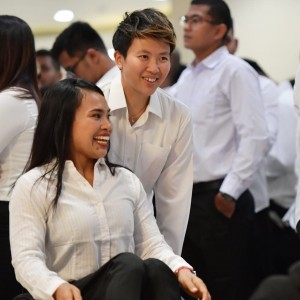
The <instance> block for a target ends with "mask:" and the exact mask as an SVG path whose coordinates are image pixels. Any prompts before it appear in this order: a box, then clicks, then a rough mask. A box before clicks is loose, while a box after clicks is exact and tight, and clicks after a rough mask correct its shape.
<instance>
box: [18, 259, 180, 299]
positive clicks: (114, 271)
mask: <svg viewBox="0 0 300 300" xmlns="http://www.w3.org/2000/svg"><path fill="white" fill-rule="evenodd" d="M71 283H72V284H73V285H75V286H77V287H78V288H79V289H80V291H81V295H82V298H83V299H84V300H100V299H101V300H128V299H130V300H180V289H179V283H178V280H177V278H176V276H175V275H174V274H173V272H172V271H171V270H170V268H169V267H168V266H167V265H166V264H164V263H163V262H162V261H160V260H157V259H153V258H151V259H147V260H142V259H140V258H139V257H138V256H136V255H134V254H132V253H122V254H119V255H117V256H115V257H114V258H112V259H111V260H110V261H109V262H107V263H106V264H105V265H104V266H102V267H101V268H100V269H99V270H98V271H96V272H95V273H93V274H90V275H88V276H86V277H84V278H82V279H80V280H76V281H73V282H71ZM17 299H18V300H26V299H30V298H25V295H23V296H20V298H17ZM17 299H14V300H17Z"/></svg>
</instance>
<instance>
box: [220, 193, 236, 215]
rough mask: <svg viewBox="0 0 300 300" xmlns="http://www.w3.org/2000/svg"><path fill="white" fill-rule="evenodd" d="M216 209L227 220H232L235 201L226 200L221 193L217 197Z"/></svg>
mask: <svg viewBox="0 0 300 300" xmlns="http://www.w3.org/2000/svg"><path fill="white" fill-rule="evenodd" d="M215 206H216V209H217V210H218V211H219V212H220V213H221V214H223V215H224V216H225V217H227V218H231V217H232V215H233V213H234V211H235V206H236V203H235V200H230V199H225V198H224V196H223V195H222V194H221V193H218V194H217V195H216V197H215Z"/></svg>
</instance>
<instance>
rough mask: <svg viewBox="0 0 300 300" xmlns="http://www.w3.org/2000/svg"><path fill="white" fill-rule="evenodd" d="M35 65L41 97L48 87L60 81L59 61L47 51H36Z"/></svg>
mask: <svg viewBox="0 0 300 300" xmlns="http://www.w3.org/2000/svg"><path fill="white" fill-rule="evenodd" d="M36 65H37V76H38V86H39V89H40V91H41V94H42V95H43V94H44V93H45V91H46V89H47V88H48V87H49V86H50V85H52V84H53V83H55V82H57V81H59V80H61V79H62V77H63V74H62V72H61V68H60V64H59V61H58V60H56V59H55V58H54V57H53V56H52V55H51V52H50V51H49V50H46V49H40V50H38V51H36Z"/></svg>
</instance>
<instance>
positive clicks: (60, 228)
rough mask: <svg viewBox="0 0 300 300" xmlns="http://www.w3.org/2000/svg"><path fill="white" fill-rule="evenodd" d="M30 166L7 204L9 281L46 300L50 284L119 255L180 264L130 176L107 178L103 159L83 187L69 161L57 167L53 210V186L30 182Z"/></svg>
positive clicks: (34, 175) (34, 178) (35, 174)
mask: <svg viewBox="0 0 300 300" xmlns="http://www.w3.org/2000/svg"><path fill="white" fill-rule="evenodd" d="M44 171H45V169H44V168H35V169H33V170H31V171H29V172H28V173H26V174H24V175H23V176H22V177H21V178H20V179H19V180H18V182H17V184H16V186H15V188H14V190H13V194H12V199H11V202H10V222H11V223H10V240H11V250H12V263H13V266H14V268H15V272H16V277H17V280H18V281H19V282H20V283H21V284H22V285H23V286H24V287H25V288H26V289H27V290H28V291H29V292H30V293H31V294H32V296H33V297H34V299H37V300H48V299H49V300H50V299H51V300H52V299H53V298H52V296H51V295H52V294H53V293H54V291H55V290H56V289H57V287H58V286H59V285H60V284H62V283H64V282H66V281H70V280H77V279H80V278H82V277H84V276H86V275H88V274H90V273H92V272H94V271H96V270H97V269H99V268H100V267H101V266H102V265H103V264H105V263H106V262H107V261H108V260H109V259H110V258H112V257H113V256H115V255H117V254H119V253H122V252H132V253H136V254H137V255H138V256H140V257H141V258H143V259H147V258H149V257H153V258H158V259H160V260H162V261H164V262H165V263H166V264H167V265H168V266H169V267H170V268H171V269H172V270H173V271H175V270H176V269H177V268H179V267H180V266H188V267H191V266H190V265H189V264H187V263H186V262H185V261H184V260H183V259H182V258H181V257H179V256H177V255H175V254H174V253H173V251H172V250H171V248H170V247H169V246H168V245H167V243H166V242H165V241H164V239H163V237H162V235H161V233H160V232H159V229H158V227H157V224H156V221H155V218H154V216H153V214H152V210H151V205H150V203H149V201H148V200H147V197H146V193H145V191H144V189H143V187H142V184H141V183H140V181H139V180H138V178H137V177H136V176H135V175H134V174H133V173H132V172H130V171H128V170H126V169H124V168H116V173H115V176H113V175H112V174H111V173H110V171H109V169H108V167H107V166H106V164H105V163H104V162H103V160H102V159H101V160H99V161H98V162H97V163H96V164H95V168H94V182H93V186H91V185H90V184H89V183H88V182H87V181H86V180H85V178H84V177H82V176H81V175H80V173H79V172H78V171H77V170H76V168H75V166H74V165H73V163H72V162H71V161H67V162H66V164H65V170H64V173H63V187H62V192H61V195H60V197H59V200H58V204H57V207H56V209H53V207H52V206H51V201H52V199H53V196H54V191H55V183H53V182H52V184H50V185H48V181H47V180H46V179H47V178H48V177H47V176H46V179H42V180H38V179H39V178H40V176H41V175H42V174H43V173H44Z"/></svg>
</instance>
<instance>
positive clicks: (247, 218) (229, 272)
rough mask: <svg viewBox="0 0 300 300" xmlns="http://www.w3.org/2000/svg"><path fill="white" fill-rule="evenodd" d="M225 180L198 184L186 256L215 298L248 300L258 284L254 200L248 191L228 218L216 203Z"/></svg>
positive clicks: (196, 185)
mask: <svg viewBox="0 0 300 300" xmlns="http://www.w3.org/2000/svg"><path fill="white" fill-rule="evenodd" d="M221 183H222V180H217V181H214V182H209V183H199V184H195V185H194V187H193V194H192V203H191V210H190V217H189V222H188V227H187V232H186V236H185V240H184V245H183V251H182V257H183V258H184V259H186V260H187V261H188V262H189V263H190V264H191V265H192V266H193V267H194V268H195V270H196V271H197V274H198V275H199V276H200V277H201V278H202V279H203V280H204V282H205V283H206V284H207V287H208V290H209V291H210V293H211V296H212V299H213V300H245V299H248V296H249V295H250V294H251V293H252V292H253V289H254V286H255V268H253V264H254V263H255V262H254V250H253V241H254V201H253V197H252V196H251V194H250V193H249V192H248V191H246V192H244V193H243V194H242V195H241V197H240V198H239V199H238V200H237V202H236V210H235V212H234V214H233V216H232V218H230V219H228V218H226V217H225V216H224V215H223V214H221V213H220V212H219V211H217V209H216V208H215V204H214V198H215V196H216V194H217V193H218V192H219V188H220V186H221ZM184 297H185V299H192V298H189V297H188V296H186V295H184Z"/></svg>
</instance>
